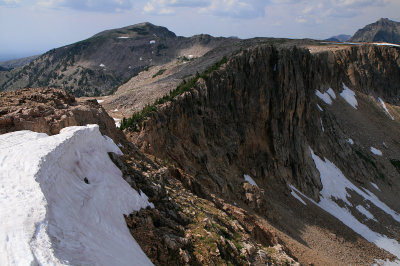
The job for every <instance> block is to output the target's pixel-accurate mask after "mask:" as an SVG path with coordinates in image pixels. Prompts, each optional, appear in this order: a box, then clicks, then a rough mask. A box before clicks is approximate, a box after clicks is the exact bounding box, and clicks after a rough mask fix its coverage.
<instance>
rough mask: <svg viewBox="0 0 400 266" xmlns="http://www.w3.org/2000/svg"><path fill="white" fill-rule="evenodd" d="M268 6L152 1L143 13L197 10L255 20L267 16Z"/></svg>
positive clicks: (236, 1) (257, 0)
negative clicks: (266, 7) (186, 9)
mask: <svg viewBox="0 0 400 266" xmlns="http://www.w3.org/2000/svg"><path fill="white" fill-rule="evenodd" d="M266 4H267V3H266V2H264V1H261V0H249V1H243V0H191V1H183V0H151V1H148V2H147V3H146V5H145V6H144V8H143V11H144V12H145V13H152V14H172V13H175V11H176V10H177V9H178V8H196V12H197V13H201V14H210V15H215V16H222V17H234V18H255V17H260V16H264V15H265V11H264V8H265V6H266Z"/></svg>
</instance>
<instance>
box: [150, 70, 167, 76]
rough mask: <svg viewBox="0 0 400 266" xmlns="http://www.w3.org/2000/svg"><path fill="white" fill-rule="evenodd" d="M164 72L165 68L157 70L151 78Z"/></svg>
mask: <svg viewBox="0 0 400 266" xmlns="http://www.w3.org/2000/svg"><path fill="white" fill-rule="evenodd" d="M165 71H166V69H165V68H162V69H160V70H158V72H157V73H155V74H154V75H153V78H155V77H157V76H160V75H162V74H164V72H165Z"/></svg>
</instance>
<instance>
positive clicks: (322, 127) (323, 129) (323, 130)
mask: <svg viewBox="0 0 400 266" xmlns="http://www.w3.org/2000/svg"><path fill="white" fill-rule="evenodd" d="M319 121H320V122H321V129H322V132H325V128H324V124H323V123H322V118H320V119H319Z"/></svg>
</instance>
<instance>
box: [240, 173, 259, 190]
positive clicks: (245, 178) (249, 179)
mask: <svg viewBox="0 0 400 266" xmlns="http://www.w3.org/2000/svg"><path fill="white" fill-rule="evenodd" d="M243 177H244V180H245V181H247V182H249V183H250V184H252V185H253V186H256V187H258V186H257V184H256V181H254V180H253V178H251V177H250V176H249V175H243Z"/></svg>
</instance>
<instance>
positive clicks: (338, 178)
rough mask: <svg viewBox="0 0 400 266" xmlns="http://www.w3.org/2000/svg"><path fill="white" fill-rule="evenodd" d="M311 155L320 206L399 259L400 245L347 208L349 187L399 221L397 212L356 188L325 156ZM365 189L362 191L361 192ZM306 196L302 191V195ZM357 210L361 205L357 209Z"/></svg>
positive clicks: (373, 196) (399, 216) (368, 192)
mask: <svg viewBox="0 0 400 266" xmlns="http://www.w3.org/2000/svg"><path fill="white" fill-rule="evenodd" d="M310 152H311V156H312V158H313V160H314V163H315V166H316V167H317V169H318V171H319V172H320V177H321V183H322V186H323V188H322V190H321V192H320V194H321V197H320V202H318V203H316V202H314V201H312V200H311V199H309V200H310V201H312V202H314V203H315V204H317V205H318V206H319V207H321V208H322V209H324V210H325V211H327V212H328V213H330V214H331V215H333V216H334V217H336V218H337V219H339V220H340V221H341V222H342V223H344V224H345V225H346V226H348V227H349V228H351V229H352V230H353V231H354V232H356V233H358V234H359V235H361V236H362V237H364V238H365V239H366V240H368V241H370V242H372V243H374V244H375V245H377V246H378V247H380V248H382V249H385V250H386V251H388V252H390V253H392V254H393V255H395V256H397V257H398V258H400V244H399V243H398V242H397V241H396V240H395V239H390V238H388V237H387V236H385V235H382V234H379V233H376V232H374V231H372V230H371V229H369V228H368V227H367V226H366V225H365V224H363V223H361V222H360V221H358V220H357V219H356V218H355V217H354V216H353V215H352V214H351V212H350V210H349V208H350V207H352V206H353V205H352V203H350V201H349V199H351V197H350V195H349V194H348V192H347V191H348V190H352V191H354V192H356V193H357V194H359V195H360V196H361V197H363V198H364V199H365V201H369V202H370V204H374V205H375V206H376V207H378V208H380V209H381V210H382V211H384V212H386V213H387V214H388V215H390V216H392V218H393V219H394V220H396V221H397V222H400V215H399V214H398V213H397V212H395V211H393V210H392V209H390V208H389V207H388V206H387V205H386V204H385V203H383V202H382V201H380V200H379V199H378V198H377V197H376V196H375V195H374V194H373V193H371V192H370V191H368V190H367V189H363V190H361V189H359V188H358V187H356V186H355V185H354V184H353V183H351V182H350V181H349V180H348V179H347V178H346V177H345V176H344V174H343V173H342V171H340V169H339V168H337V167H336V166H335V165H334V164H333V163H332V162H330V161H329V160H328V159H326V158H325V159H324V160H322V159H321V158H320V157H318V156H317V155H315V154H314V152H313V150H311V148H310ZM364 191H365V192H364ZM301 195H302V196H303V197H305V196H304V195H303V194H301ZM337 200H341V201H343V202H344V204H345V207H340V206H339V205H338V204H337V203H336V201H337ZM357 209H358V210H359V211H360V207H358V208H357Z"/></svg>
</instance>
